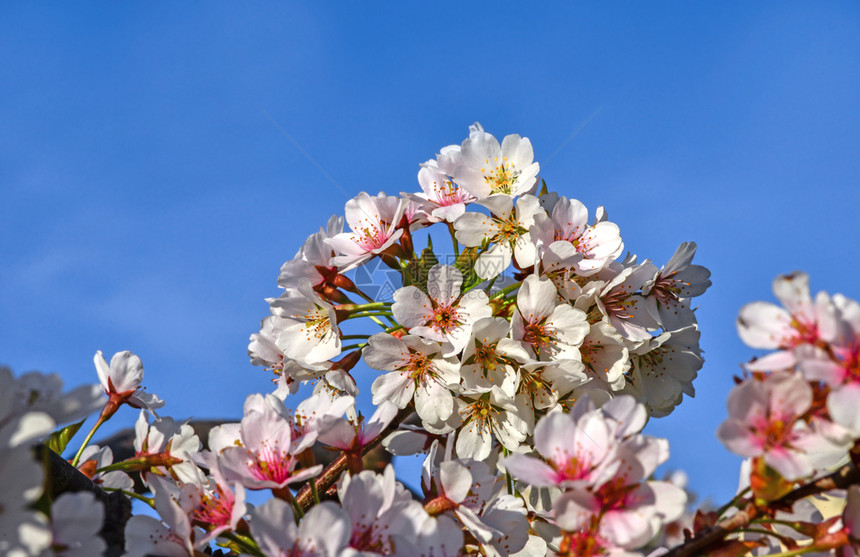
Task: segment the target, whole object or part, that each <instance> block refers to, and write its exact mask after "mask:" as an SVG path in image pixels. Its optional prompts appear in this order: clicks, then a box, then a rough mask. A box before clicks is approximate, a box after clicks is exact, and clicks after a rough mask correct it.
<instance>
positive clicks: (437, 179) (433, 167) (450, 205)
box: [404, 147, 475, 223]
mask: <svg viewBox="0 0 860 557" xmlns="http://www.w3.org/2000/svg"><path fill="white" fill-rule="evenodd" d="M458 149H459V147H458ZM418 184H419V185H420V186H421V193H416V194H404V195H407V196H408V197H409V198H410V199H412V200H413V201H416V202H417V203H418V207H419V209H420V210H421V211H422V212H423V213H425V214H426V215H427V221H428V223H434V222H454V221H455V220H457V217H459V216H460V215H462V214H463V213H464V212H466V205H468V204H469V203H472V202H474V201H475V196H473V195H472V194H470V193H469V192H468V191H466V190H465V189H464V188H462V187H460V186H459V185H458V184H456V183H454V179H453V178H452V177H451V176H450V175H448V174H446V173H445V172H444V171H443V170H442V168H440V166H439V164H438V163H437V161H435V160H430V161H427V162H425V163H424V164H423V165H421V170H419V171H418Z"/></svg>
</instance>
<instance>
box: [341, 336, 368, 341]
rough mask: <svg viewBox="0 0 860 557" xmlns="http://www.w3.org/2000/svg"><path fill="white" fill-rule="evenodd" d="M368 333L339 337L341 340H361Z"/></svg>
mask: <svg viewBox="0 0 860 557" xmlns="http://www.w3.org/2000/svg"><path fill="white" fill-rule="evenodd" d="M368 336H370V335H341V336H340V338H341V339H342V340H361V339H365V338H367V337H368Z"/></svg>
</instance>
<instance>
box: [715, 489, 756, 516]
mask: <svg viewBox="0 0 860 557" xmlns="http://www.w3.org/2000/svg"><path fill="white" fill-rule="evenodd" d="M749 491H750V488H748V487H745V488H744V489H742V490H741V491H739V492H738V494H737V495H735V496H734V497H732V499H731V500H730V501H729V502H728V503H726V504H725V505H723V506H722V507H720V508H719V509H718V510H717V516H723V514H725V512H726V511H727V510H729V509H730V508H732V507H734V506H735V505H736V504H737V502H738V501H740V500H741V499H742V498H743V497H744V496H745V495H746V494H747V493H749Z"/></svg>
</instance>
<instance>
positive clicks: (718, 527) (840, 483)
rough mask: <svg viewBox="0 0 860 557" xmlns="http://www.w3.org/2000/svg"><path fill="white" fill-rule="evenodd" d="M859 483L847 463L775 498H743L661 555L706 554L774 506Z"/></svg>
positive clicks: (787, 505) (858, 473) (859, 475)
mask: <svg viewBox="0 0 860 557" xmlns="http://www.w3.org/2000/svg"><path fill="white" fill-rule="evenodd" d="M854 484H860V468H858V467H856V466H855V465H853V464H847V465H845V466H843V467H842V468H840V469H839V470H837V471H836V472H834V473H832V474H830V475H829V476H824V477H823V478H820V479H818V480H816V481H814V482H811V483H808V484H804V485H802V486H800V487H798V488H797V489H795V490H793V491H791V492H789V493H787V494H786V495H783V496H782V497H780V498H779V499H777V500H775V501H771V502H769V503H765V504H757V503H755V501H754V498H753V497H748V498H747V499H745V500H744V501H745V504H743V505H742V507H741V509H740V510H739V511H738V512H737V514H734V515H732V516H730V517H729V518H727V519H725V520H721V521H720V522H718V523H717V524H715V525H714V526H712V527H711V528H709V529H707V530H705V531H704V532H702V533H701V534H699V535H698V536H696V537H694V538H693V539H691V540H690V541H688V542H685V543H683V544H681V545H679V546H676V547H674V548H673V549H671V550H670V551H669V552H668V553H666V554H665V555H664V557H697V556H699V557H700V556H701V555H706V554H707V550H709V549H715V547H714V546H716V545H717V544H719V543H721V542H722V541H723V540H724V539H725V538H726V536H728V535H729V534H731V533H732V532H734V531H736V530H738V529H740V528H743V527H745V526H748V525H749V524H750V522H752V521H753V520H755V519H756V518H758V517H760V516H766V515H768V514H770V513H771V512H772V511H774V510H776V509H784V508H791V506H792V505H793V504H794V503H796V502H797V501H800V500H801V499H804V498H806V497H809V496H810V495H817V494H819V493H824V492H825V491H830V490H831V489H846V488H847V487H848V486H850V485H854Z"/></svg>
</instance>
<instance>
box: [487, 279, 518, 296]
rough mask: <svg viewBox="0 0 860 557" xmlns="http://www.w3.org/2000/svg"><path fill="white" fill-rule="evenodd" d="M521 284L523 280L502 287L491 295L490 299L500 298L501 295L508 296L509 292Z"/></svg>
mask: <svg viewBox="0 0 860 557" xmlns="http://www.w3.org/2000/svg"><path fill="white" fill-rule="evenodd" d="M521 285H522V282H517V283H514V284H511V285H510V286H506V287H504V288H502V289H501V290H499V291H498V292H496V293H495V294H493V295H492V296H490V299H491V300H492V299H494V298H498V297H500V296H507V295H508V294H509V293H511V292H513V291H514V290H516V289H517V288H519V287H520V286H521Z"/></svg>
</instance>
